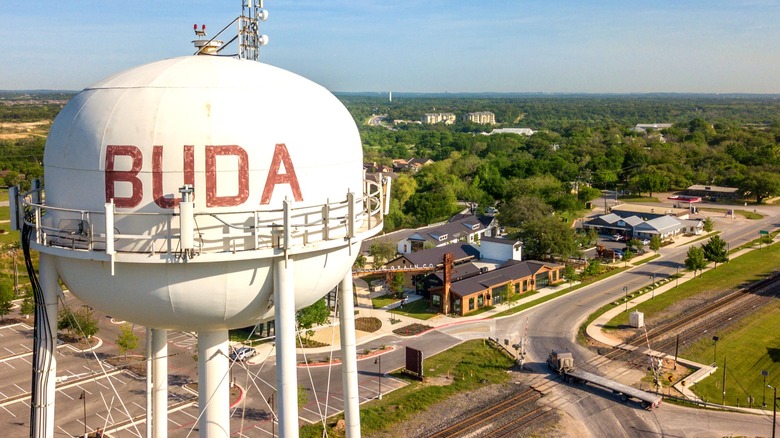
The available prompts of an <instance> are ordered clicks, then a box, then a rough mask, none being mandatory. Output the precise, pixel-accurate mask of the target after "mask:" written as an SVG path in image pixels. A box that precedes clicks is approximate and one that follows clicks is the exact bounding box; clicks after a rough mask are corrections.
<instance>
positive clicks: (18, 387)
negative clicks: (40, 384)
mask: <svg viewBox="0 0 780 438" xmlns="http://www.w3.org/2000/svg"><path fill="white" fill-rule="evenodd" d="M14 386H15V387H16V388H17V389H19V391H22V392H27V390H26V389H24V388H22V387H21V386H19V385H17V384H16V383H14Z"/></svg>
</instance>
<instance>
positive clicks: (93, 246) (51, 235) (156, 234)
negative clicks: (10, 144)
mask: <svg viewBox="0 0 780 438" xmlns="http://www.w3.org/2000/svg"><path fill="white" fill-rule="evenodd" d="M36 190H40V192H41V193H40V196H41V198H37V197H36V198H37V199H42V191H43V190H42V189H36ZM364 190H365V194H364V195H362V196H358V195H355V194H352V193H348V194H347V196H346V197H345V198H343V199H340V200H336V201H332V200H326V202H325V203H324V204H321V205H313V206H312V205H309V206H300V207H298V206H295V205H294V204H292V207H290V211H289V213H288V214H287V215H286V214H285V210H284V208H281V209H280V208H276V209H268V210H254V211H235V212H233V211H230V212H200V213H196V214H195V216H194V221H195V236H194V241H195V242H196V248H194V251H193V253H194V254H220V253H238V252H243V251H263V250H278V249H280V248H284V249H289V250H293V251H297V250H302V251H303V250H306V248H307V247H310V246H312V245H314V246H317V247H326V246H337V245H343V244H344V242H345V241H347V240H350V239H363V238H365V237H368V236H370V235H373V234H376V232H378V231H379V229H380V228H381V226H382V222H383V218H384V213H385V212H384V208H383V206H384V205H385V203H384V201H383V198H384V190H383V187H382V185H381V184H379V183H375V182H373V181H367V182H366V184H365V186H364ZM33 192H34V191H31V192H28V193H26V194H25V195H24V197H23V199H22V204H23V207H24V211H25V216H24V220H25V222H26V223H27V224H28V225H30V226H32V227H34V228H35V243H36V244H37V245H38V246H40V247H52V248H57V249H58V250H62V249H64V250H69V251H76V252H102V253H104V254H105V251H106V238H107V233H106V228H107V225H106V213H105V211H91V210H80V209H69V208H63V207H54V206H50V205H46V204H45V203H40V204H36V203H33V202H32V199H33V197H32V196H31V194H32V193H33ZM113 216H114V218H113V222H112V224H111V225H110V226H111V228H113V231H114V232H113V233H112V234H113V240H114V247H115V249H116V252H117V253H118V254H122V253H142V254H167V255H170V256H177V255H178V254H180V250H181V248H180V239H181V236H180V229H179V222H180V220H179V214H178V210H172V211H171V212H170V213H167V212H160V213H152V212H132V213H125V212H121V211H118V212H115V213H114V215H113ZM285 217H287V218H288V222H287V223H285ZM139 224H140V225H139ZM285 227H286V228H287V230H288V232H286V233H285V232H284V230H285ZM285 236H287V237H288V239H289V242H285V241H284V239H285Z"/></svg>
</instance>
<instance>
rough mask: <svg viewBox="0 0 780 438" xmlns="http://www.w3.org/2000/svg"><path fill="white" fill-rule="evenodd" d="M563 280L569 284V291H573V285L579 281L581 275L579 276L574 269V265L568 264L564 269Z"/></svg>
mask: <svg viewBox="0 0 780 438" xmlns="http://www.w3.org/2000/svg"><path fill="white" fill-rule="evenodd" d="M563 278H565V279H566V281H568V282H569V289H571V286H572V285H571V284H572V283H574V282H575V281H577V280H578V279H579V275H577V270H576V269H574V265H571V264H569V263H567V264H566V265H565V266H564V267H563Z"/></svg>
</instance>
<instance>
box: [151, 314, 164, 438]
mask: <svg viewBox="0 0 780 438" xmlns="http://www.w3.org/2000/svg"><path fill="white" fill-rule="evenodd" d="M152 354H153V355H154V357H153V358H152V428H153V432H152V433H153V435H152V436H153V437H154V438H167V436H168V331H167V330H162V329H152Z"/></svg>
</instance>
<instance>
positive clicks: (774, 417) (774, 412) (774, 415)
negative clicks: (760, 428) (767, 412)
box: [766, 385, 777, 438]
mask: <svg viewBox="0 0 780 438" xmlns="http://www.w3.org/2000/svg"><path fill="white" fill-rule="evenodd" d="M766 386H768V387H770V388H772V389H774V394H775V395H774V398H773V399H772V438H775V436H776V435H775V434H776V433H777V388H775V387H774V386H772V385H766Z"/></svg>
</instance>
